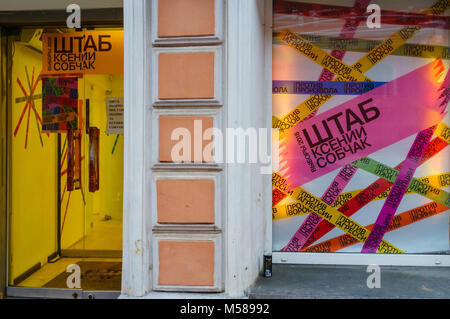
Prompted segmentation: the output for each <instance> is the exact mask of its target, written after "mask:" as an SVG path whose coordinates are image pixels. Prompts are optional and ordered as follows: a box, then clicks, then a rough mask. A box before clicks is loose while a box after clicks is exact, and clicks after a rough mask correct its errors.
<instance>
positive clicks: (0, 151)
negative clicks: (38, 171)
mask: <svg viewBox="0 0 450 319" xmlns="http://www.w3.org/2000/svg"><path fill="white" fill-rule="evenodd" d="M66 16H67V13H66V12H65V10H47V11H46V10H44V11H20V12H19V11H17V12H1V11H0V17H2V24H0V39H1V44H0V50H1V52H0V80H1V81H0V155H1V161H0V203H1V204H0V299H2V298H3V297H6V296H8V297H24V298H31V297H33V298H61V299H74V298H75V297H74V294H76V298H80V299H95V298H97V299H102V298H117V297H118V296H120V293H121V292H120V291H86V290H82V289H54V288H39V287H36V288H29V287H13V286H9V284H8V283H9V278H8V277H9V271H8V266H9V262H8V261H9V218H8V216H9V214H10V209H9V202H10V201H9V189H10V185H11V180H10V177H9V169H8V167H9V162H10V158H9V156H8V155H9V154H8V150H9V149H10V147H9V146H10V145H9V143H10V142H9V141H10V140H9V137H10V136H9V135H8V132H9V130H8V125H10V123H9V122H8V113H7V110H8V107H9V106H10V105H11V104H12V103H11V86H10V85H9V84H10V83H11V78H10V77H11V74H10V73H8V72H7V69H6V68H7V65H8V62H11V61H8V59H9V58H10V57H9V55H8V43H7V41H9V39H10V38H9V37H8V31H9V30H11V29H14V28H20V27H40V28H46V27H55V26H60V27H67V26H66V20H65V19H66ZM4 18H5V19H4ZM82 26H83V27H92V26H96V27H110V26H123V10H122V8H106V9H85V10H83V14H82Z"/></svg>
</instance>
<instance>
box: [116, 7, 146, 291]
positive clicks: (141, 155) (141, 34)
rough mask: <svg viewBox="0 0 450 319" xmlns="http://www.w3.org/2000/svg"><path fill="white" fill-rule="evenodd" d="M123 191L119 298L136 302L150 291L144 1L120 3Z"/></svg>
mask: <svg viewBox="0 0 450 319" xmlns="http://www.w3.org/2000/svg"><path fill="white" fill-rule="evenodd" d="M123 6H124V51H125V52H124V68H125V69H124V134H125V136H124V140H125V148H124V187H123V266H122V294H123V295H128V296H133V297H138V296H143V295H145V294H147V293H149V292H150V290H151V286H152V285H151V282H152V278H151V254H152V252H151V245H150V238H151V228H150V227H148V225H150V215H149V209H147V208H148V207H149V206H150V205H149V203H147V199H149V198H150V196H147V195H148V194H149V189H148V187H149V183H148V181H147V179H148V177H147V172H148V170H147V169H146V167H147V165H146V163H147V162H149V160H147V159H148V158H149V157H147V153H149V152H150V145H149V143H148V142H147V141H150V138H149V136H148V134H149V133H148V134H147V131H150V130H149V129H147V125H148V123H150V122H149V121H148V111H147V105H148V103H147V101H148V94H147V93H146V90H147V89H148V88H150V85H149V74H150V70H148V68H149V63H148V62H147V61H148V57H147V43H149V42H148V39H149V33H150V30H149V29H150V23H149V16H150V15H149V6H150V2H149V1H146V0H124V3H123Z"/></svg>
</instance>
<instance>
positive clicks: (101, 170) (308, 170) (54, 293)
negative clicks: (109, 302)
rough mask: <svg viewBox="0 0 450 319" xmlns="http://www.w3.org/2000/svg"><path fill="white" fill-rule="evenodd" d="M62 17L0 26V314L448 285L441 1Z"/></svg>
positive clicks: (245, 5)
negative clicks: (372, 279)
mask: <svg viewBox="0 0 450 319" xmlns="http://www.w3.org/2000/svg"><path fill="white" fill-rule="evenodd" d="M18 2H20V1H18ZM47 2H49V1H47ZM82 2H83V1H79V5H80V7H81V28H80V29H68V28H67V26H66V18H67V16H68V15H69V13H66V12H65V7H63V6H64V5H67V4H68V3H67V4H64V5H62V4H61V5H60V7H54V6H52V5H50V4H46V3H45V2H44V3H43V4H42V6H41V7H36V8H29V11H24V12H22V13H20V12H17V10H18V9H17V8H11V7H7V8H6V7H5V8H1V7H0V17H4V18H3V20H2V21H0V26H1V27H2V28H1V37H2V41H1V53H2V54H1V89H2V90H1V100H0V102H1V126H0V127H1V134H2V135H1V137H2V141H3V142H2V144H1V147H2V149H1V154H2V161H1V163H2V164H1V170H2V171H1V172H2V174H1V178H2V182H1V187H2V189H1V194H2V195H1V196H2V198H1V203H2V206H1V208H0V209H1V210H0V260H1V262H2V264H1V265H0V286H1V287H2V289H3V294H4V295H5V294H6V295H9V296H20V297H27V296H33V297H39V296H40V297H45V296H47V297H64V298H73V297H76V298H101V297H108V298H113V297H117V296H119V295H121V296H122V297H147V298H153V297H155V298H158V297H169V298H170V296H174V297H176V296H180V295H179V294H180V293H181V294H182V295H183V296H190V294H191V293H198V292H201V293H204V294H205V295H204V296H206V294H207V296H210V297H211V296H216V297H220V296H221V297H224V296H230V297H242V296H245V295H246V294H247V293H248V289H249V287H250V286H251V285H252V284H253V283H254V282H255V280H256V279H257V278H259V277H260V276H263V275H264V274H265V273H266V270H268V269H266V267H265V265H267V262H268V260H269V259H270V258H271V259H272V262H273V263H277V264H279V263H281V264H282V263H286V264H313V265H321V264H322V265H323V264H333V265H369V264H376V265H397V266H415V267H419V266H435V267H449V266H450V258H449V256H448V254H449V251H450V246H449V215H448V213H449V210H448V207H449V205H450V194H449V193H448V191H449V189H448V186H449V185H450V184H449V178H450V173H449V169H450V167H449V161H448V158H449V153H448V152H449V150H448V149H447V148H446V146H447V144H448V143H450V140H449V128H448V126H449V124H450V122H449V116H448V114H447V113H445V112H446V111H445V108H446V107H447V104H448V98H449V94H448V88H449V83H448V76H447V71H448V67H449V64H448V59H449V57H450V56H449V52H450V51H449V47H448V44H449V39H448V27H449V24H448V16H445V14H446V13H447V9H448V8H449V3H448V1H442V0H437V1H435V2H433V1H425V0H423V1H420V0H417V1H413V2H409V3H408V7H407V8H405V7H403V6H402V5H400V4H392V3H391V2H390V1H378V2H377V5H378V6H379V8H380V10H381V11H380V12H379V13H380V15H379V19H378V18H377V16H376V13H377V12H378V11H377V8H372V9H370V10H369V12H367V7H368V6H369V5H370V4H371V2H370V1H368V0H367V1H366V0H356V1H353V0H345V1H344V0H342V1H338V0H336V1H332V3H330V2H329V1H307V2H306V1H294V0H292V1H284V0H283V1H282V0H275V1H271V0H265V1H264V0H248V1H247V0H246V1H242V0H227V1H223V0H159V1H157V0H152V1H150V0H147V1H146V0H125V1H123V5H122V3H121V1H101V2H99V4H98V6H99V7H97V8H92V6H89V4H88V3H87V2H86V6H83V3H82ZM118 2H120V3H118ZM23 9H25V8H23ZM37 10H43V11H37ZM122 10H123V11H122ZM371 10H372V11H371ZM38 12H40V13H38ZM373 13H375V16H372V14H373ZM317 78H319V79H318V80H317ZM272 127H273V129H271V128H272ZM267 132H268V133H267ZM271 135H272V139H271V138H270V136H271ZM219 142H220V143H219ZM252 143H253V144H252ZM230 145H231V146H230ZM243 145H244V146H243ZM271 145H272V156H271V157H270V156H269V157H268V155H270V154H271V152H270V146H271ZM242 150H244V151H243V154H242V153H240V152H242ZM222 151H223V152H222ZM252 152H253V153H252ZM255 154H256V155H255ZM253 155H254V157H252V156H253ZM403 161H404V163H403V166H402V164H401V163H402V162H403ZM272 167H273V172H272ZM405 185H406V186H405ZM408 187H409V188H408ZM271 206H272V209H271ZM311 212H313V213H311ZM78 270H79V271H80V272H81V277H80V285H79V286H77V280H76V275H77V271H78ZM70 276H75V277H70ZM69 277H70V278H69ZM68 278H69V279H68ZM268 280H271V279H268ZM197 296H198V295H197Z"/></svg>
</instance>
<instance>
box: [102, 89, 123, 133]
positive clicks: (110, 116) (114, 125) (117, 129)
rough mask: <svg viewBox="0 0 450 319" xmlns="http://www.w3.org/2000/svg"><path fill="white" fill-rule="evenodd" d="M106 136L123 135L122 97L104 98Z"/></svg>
mask: <svg viewBox="0 0 450 319" xmlns="http://www.w3.org/2000/svg"><path fill="white" fill-rule="evenodd" d="M106 134H123V97H109V98H106Z"/></svg>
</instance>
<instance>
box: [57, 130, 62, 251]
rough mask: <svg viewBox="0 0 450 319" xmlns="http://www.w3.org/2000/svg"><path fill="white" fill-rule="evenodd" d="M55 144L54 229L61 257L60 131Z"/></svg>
mask: <svg viewBox="0 0 450 319" xmlns="http://www.w3.org/2000/svg"><path fill="white" fill-rule="evenodd" d="M57 144H58V152H57V153H58V159H57V162H58V164H57V165H56V166H57V172H56V174H57V176H58V179H57V196H58V199H57V203H58V206H57V209H56V215H57V216H56V217H57V224H58V225H57V227H58V228H57V230H56V233H57V254H58V256H59V257H61V133H58V141H57Z"/></svg>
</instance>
